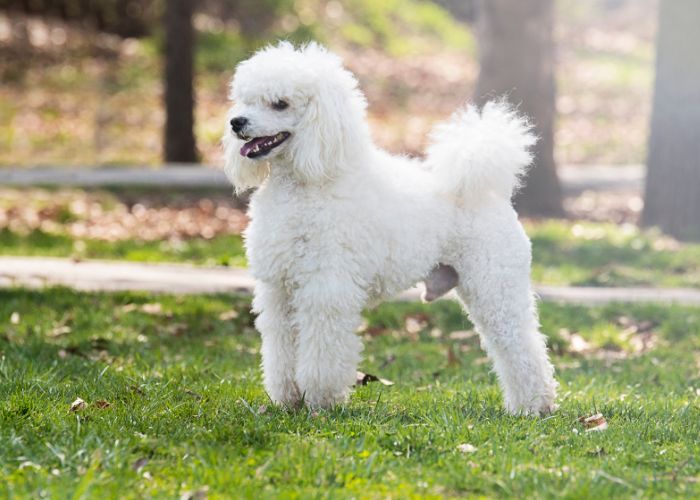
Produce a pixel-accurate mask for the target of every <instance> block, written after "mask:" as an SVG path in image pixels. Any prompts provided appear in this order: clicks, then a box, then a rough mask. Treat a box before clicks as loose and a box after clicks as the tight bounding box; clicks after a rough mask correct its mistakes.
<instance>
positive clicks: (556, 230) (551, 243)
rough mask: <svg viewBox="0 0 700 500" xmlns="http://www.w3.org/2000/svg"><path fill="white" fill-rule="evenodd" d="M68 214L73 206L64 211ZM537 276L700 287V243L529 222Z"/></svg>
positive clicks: (180, 246) (0, 249)
mask: <svg viewBox="0 0 700 500" xmlns="http://www.w3.org/2000/svg"><path fill="white" fill-rule="evenodd" d="M58 215H60V216H62V217H64V218H66V217H68V218H69V217H70V214H69V213H68V214H58ZM526 227H527V231H528V233H529V234H530V237H531V238H532V244H533V259H534V263H533V271H532V276H533V279H534V281H535V282H537V283H543V284H550V285H582V286H583V285H585V286H634V285H637V286H660V287H663V286H665V287H694V288H697V287H700V244H679V243H676V242H674V241H672V240H669V239H668V238H665V237H663V236H662V235H660V234H658V233H657V232H655V231H640V230H639V229H637V228H636V227H634V226H631V225H626V226H622V227H620V226H616V225H613V224H601V223H588V222H564V221H548V222H538V223H528V224H527V225H526ZM0 254H4V255H34V256H39V255H44V256H54V257H75V258H81V259H83V258H96V259H124V260H130V261H140V262H185V263H191V264H201V265H231V266H245V265H246V260H245V254H244V249H243V241H242V238H241V237H240V236H239V235H231V234H225V235H219V236H216V237H214V238H212V239H209V240H205V239H203V238H192V239H185V240H182V241H177V242H168V241H165V242H159V241H150V242H146V241H138V240H133V239H130V240H123V241H117V242H107V241H101V240H91V239H82V240H75V239H73V238H71V237H69V236H68V235H66V234H53V233H52V234H49V233H45V232H42V231H40V230H36V231H33V232H30V233H28V234H24V235H20V234H18V233H16V232H12V231H10V230H9V229H7V228H6V229H2V230H0Z"/></svg>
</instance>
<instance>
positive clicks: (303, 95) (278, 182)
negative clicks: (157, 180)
mask: <svg viewBox="0 0 700 500" xmlns="http://www.w3.org/2000/svg"><path fill="white" fill-rule="evenodd" d="M231 98H232V100H233V102H234V104H233V107H232V109H231V111H230V113H229V117H228V119H229V120H230V122H229V123H230V130H229V131H228V132H227V133H226V134H225V136H224V147H225V156H226V166H225V170H226V174H227V176H228V177H229V179H230V180H231V182H232V183H233V184H234V186H235V188H236V190H237V191H239V192H242V191H246V190H248V189H251V188H258V189H257V191H255V193H254V194H253V195H252V198H251V201H250V210H249V214H250V218H251V222H250V225H249V226H248V229H247V230H246V232H245V239H246V249H247V255H248V261H249V263H250V269H251V272H252V274H253V276H254V277H255V278H256V280H257V284H256V287H255V299H254V301H253V308H254V310H255V311H256V312H257V313H258V314H259V316H258V318H257V322H256V325H257V327H258V329H259V330H260V333H261V335H262V358H263V361H262V365H263V371H264V380H265V387H266V389H267V391H268V394H269V396H270V398H272V400H273V401H274V402H276V403H280V404H288V405H295V404H299V403H301V402H305V403H307V404H309V405H311V406H314V407H328V406H331V405H334V404H336V403H341V402H343V401H344V400H345V399H346V397H347V396H348V394H349V392H350V390H351V387H352V386H353V383H354V382H355V377H356V368H357V365H358V362H359V361H360V353H361V351H362V342H361V339H360V338H359V337H358V336H357V335H356V330H357V328H358V327H359V325H360V320H361V316H360V315H361V312H362V309H363V308H364V307H365V306H367V305H368V304H371V303H375V302H378V301H380V300H382V299H385V298H390V297H392V296H394V295H395V294H397V293H398V292H401V291H402V290H404V289H406V288H407V287H409V286H411V285H414V284H415V283H416V282H419V281H425V282H426V283H427V291H426V298H428V299H432V298H436V297H437V296H439V295H441V294H442V293H444V292H446V291H447V290H449V289H451V288H453V287H455V286H456V289H457V294H458V295H459V297H460V299H461V300H462V302H463V304H464V307H465V309H467V308H468V309H469V315H470V318H471V320H472V322H473V323H474V324H475V325H476V328H477V329H478V331H479V334H480V335H481V339H482V345H483V346H484V347H485V349H486V350H487V352H488V354H489V356H490V357H491V359H492V360H493V363H494V367H495V371H496V373H497V375H498V378H499V381H500V384H501V387H502V389H503V393H504V399H505V405H506V408H507V409H508V410H509V411H510V412H511V413H522V414H543V413H547V412H550V411H552V410H553V408H554V398H555V393H556V387H557V384H556V382H555V381H554V378H553V368H552V365H551V364H550V362H549V360H548V357H547V350H546V346H545V339H544V337H543V336H542V335H541V334H540V332H539V331H538V319H537V313H536V308H535V301H534V299H533V293H532V290H531V288H530V276H529V275H530V243H529V240H528V238H527V236H526V235H525V233H524V232H523V229H522V227H521V226H520V223H519V222H518V218H517V215H516V213H515V211H514V210H513V208H512V206H511V201H510V200H511V196H512V194H513V191H514V189H516V188H517V187H518V182H519V178H520V176H521V175H522V173H523V172H524V171H525V169H526V167H527V166H528V165H529V164H530V161H531V155H530V152H529V148H530V147H531V146H532V145H533V144H534V143H535V137H534V135H533V134H532V133H531V131H530V127H529V125H528V123H527V121H526V120H524V119H523V118H521V117H520V116H518V115H517V114H515V113H514V112H513V111H511V110H510V109H509V108H508V107H507V106H506V105H505V104H503V103H489V104H487V105H486V106H484V108H483V109H482V110H481V111H479V110H477V109H475V108H473V107H468V108H466V109H464V110H462V111H459V112H457V113H456V114H455V115H454V116H453V117H452V119H451V120H450V121H449V122H447V123H446V124H443V125H441V126H439V127H438V128H437V129H436V130H435V132H434V134H433V136H432V145H431V146H430V148H429V149H428V151H427V159H426V160H425V161H422V162H421V161H418V160H411V159H408V158H405V157H398V156H391V155H389V154H388V153H386V152H384V151H382V150H380V149H378V148H377V147H376V146H375V145H374V144H373V143H372V140H371V138H370V133H369V130H368V127H367V123H366V121H365V108H366V101H365V98H364V96H363V95H362V93H361V91H360V90H359V89H358V87H357V81H356V80H355V78H354V77H353V75H352V74H351V73H350V72H348V71H347V70H345V69H344V68H343V65H342V62H341V60H340V59H339V58H338V57H337V56H335V55H333V54H331V53H329V52H328V51H326V50H325V49H324V48H323V47H321V46H319V45H317V44H310V45H308V46H306V47H303V48H301V49H298V50H297V49H295V48H294V47H293V46H292V45H290V44H288V43H280V44H279V45H277V46H275V47H269V48H266V49H264V50H261V51H260V52H258V53H257V54H255V55H254V56H253V57H251V58H250V59H248V60H247V61H244V62H242V63H241V64H240V65H239V66H238V67H237V69H236V74H235V76H234V79H233V82H232V84H231Z"/></svg>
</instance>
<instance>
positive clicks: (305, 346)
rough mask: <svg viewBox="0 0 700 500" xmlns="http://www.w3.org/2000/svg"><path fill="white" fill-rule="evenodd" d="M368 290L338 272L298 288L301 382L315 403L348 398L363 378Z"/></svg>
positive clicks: (308, 399)
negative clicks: (359, 369) (359, 367)
mask: <svg viewBox="0 0 700 500" xmlns="http://www.w3.org/2000/svg"><path fill="white" fill-rule="evenodd" d="M364 301H365V293H364V292H363V291H362V290H361V289H359V288H358V287H357V286H356V285H355V284H353V283H352V282H348V281H346V280H343V279H339V277H338V276H335V275H334V276H324V277H321V276H316V277H315V278H314V279H312V280H311V281H310V282H308V283H306V284H305V285H304V286H303V287H301V288H300V289H299V290H297V291H296V292H295V297H294V300H293V302H294V309H295V326H296V327H297V328H298V331H299V343H298V346H297V365H296V381H297V385H298V386H299V390H300V391H301V393H302V395H303V399H304V402H305V403H307V404H308V405H309V406H311V407H324V408H327V407H330V406H333V405H335V404H338V403H343V402H344V401H345V400H346V398H347V396H348V395H349V394H350V390H351V388H352V386H353V385H354V383H355V381H356V379H357V365H358V363H359V361H360V353H361V352H362V341H361V339H360V338H359V337H358V336H357V335H356V333H355V331H356V330H357V328H358V327H359V325H360V323H361V312H362V307H363V305H364Z"/></svg>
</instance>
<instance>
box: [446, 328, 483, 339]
mask: <svg viewBox="0 0 700 500" xmlns="http://www.w3.org/2000/svg"><path fill="white" fill-rule="evenodd" d="M477 336H478V334H477V333H476V332H475V331H474V330H456V331H454V332H450V334H449V335H448V338H449V339H450V340H470V339H473V338H474V337H477Z"/></svg>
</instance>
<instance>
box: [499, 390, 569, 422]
mask: <svg viewBox="0 0 700 500" xmlns="http://www.w3.org/2000/svg"><path fill="white" fill-rule="evenodd" d="M554 398H555V393H548V394H542V395H539V396H537V397H534V398H529V399H526V400H514V399H513V398H510V399H506V410H507V411H508V413H510V414H511V415H520V416H527V417H546V416H547V415H551V414H552V413H554V412H555V411H557V410H558V409H559V405H558V404H556V403H555V402H554Z"/></svg>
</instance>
